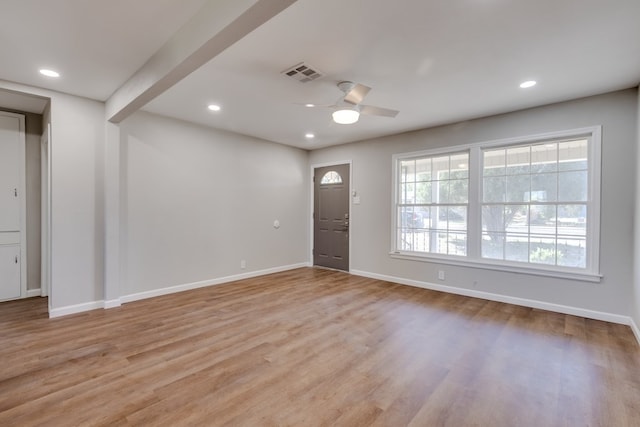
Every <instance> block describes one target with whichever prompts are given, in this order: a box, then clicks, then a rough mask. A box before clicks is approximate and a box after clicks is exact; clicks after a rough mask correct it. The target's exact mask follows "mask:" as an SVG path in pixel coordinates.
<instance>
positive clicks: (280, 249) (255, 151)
mask: <svg viewBox="0 0 640 427" xmlns="http://www.w3.org/2000/svg"><path fill="white" fill-rule="evenodd" d="M120 133H121V136H120V140H121V147H120V153H121V166H120V167H121V178H120V179H121V199H120V210H121V223H120V232H121V234H120V236H121V237H120V260H121V266H120V269H121V280H120V283H121V289H120V294H121V296H127V295H132V294H136V293H141V292H149V291H153V290H157V289H162V288H165V287H169V286H175V285H182V284H189V283H193V282H200V281H207V280H212V279H218V278H224V277H228V276H232V275H238V274H244V273H248V272H252V271H261V270H266V269H272V268H279V267H285V266H290V265H295V264H299V263H306V262H307V261H308V256H307V248H308V240H307V238H308V233H307V219H306V211H307V200H308V194H307V193H308V190H307V188H308V187H307V185H308V178H307V158H308V154H307V152H306V151H303V150H299V149H295V148H291V147H286V146H283V145H279V144H274V143H270V142H266V141H262V140H257V139H254V138H251V137H246V136H241V135H237V134H232V133H227V132H222V131H216V130H212V129H209V128H205V127H200V126H196V125H193V124H189V123H186V122H182V121H177V120H173V119H168V118H164V117H160V116H156V115H152V114H148V113H144V112H138V113H136V114H134V115H133V116H132V117H130V118H128V119H127V120H125V121H124V122H123V123H121V125H120ZM276 219H277V220H279V221H280V224H281V227H280V229H274V227H273V222H274V220H276ZM242 259H244V260H246V269H245V270H242V269H241V268H240V261H241V260H242Z"/></svg>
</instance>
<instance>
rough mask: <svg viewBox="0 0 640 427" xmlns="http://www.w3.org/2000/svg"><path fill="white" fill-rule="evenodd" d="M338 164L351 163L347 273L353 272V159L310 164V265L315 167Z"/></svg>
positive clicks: (310, 262)
mask: <svg viewBox="0 0 640 427" xmlns="http://www.w3.org/2000/svg"><path fill="white" fill-rule="evenodd" d="M338 165H349V268H348V270H347V271H346V272H347V273H349V272H351V259H352V257H351V247H352V244H351V240H352V239H351V236H352V235H353V233H352V232H351V231H352V230H353V215H352V212H351V206H352V204H353V203H352V202H351V198H352V196H353V162H352V161H351V160H343V161H336V162H326V163H314V164H312V165H310V168H311V169H310V171H309V194H310V195H311V197H310V201H309V215H308V218H309V265H310V266H311V267H313V265H314V264H313V238H314V236H313V209H314V205H313V203H314V200H315V196H316V194H315V186H314V182H313V176H314V174H315V169H316V168H324V167H327V166H338Z"/></svg>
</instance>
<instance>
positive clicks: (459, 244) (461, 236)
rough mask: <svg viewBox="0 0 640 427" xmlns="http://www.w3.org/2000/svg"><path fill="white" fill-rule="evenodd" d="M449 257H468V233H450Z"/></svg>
mask: <svg viewBox="0 0 640 427" xmlns="http://www.w3.org/2000/svg"><path fill="white" fill-rule="evenodd" d="M448 250H449V255H466V254H467V234H466V233H451V232H450V233H449V247H448Z"/></svg>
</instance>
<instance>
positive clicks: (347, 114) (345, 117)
mask: <svg viewBox="0 0 640 427" xmlns="http://www.w3.org/2000/svg"><path fill="white" fill-rule="evenodd" d="M331 116H332V117H333V121H334V122H336V123H338V124H341V125H350V124H353V123H355V122H357V121H358V119H359V118H360V113H359V112H358V111H356V110H348V109H345V110H337V111H334V112H333V114H332V115H331Z"/></svg>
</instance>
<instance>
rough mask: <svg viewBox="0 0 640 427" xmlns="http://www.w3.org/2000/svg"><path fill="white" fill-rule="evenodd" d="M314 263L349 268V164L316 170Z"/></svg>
mask: <svg viewBox="0 0 640 427" xmlns="http://www.w3.org/2000/svg"><path fill="white" fill-rule="evenodd" d="M313 182H314V192H313V195H314V196H313V197H314V200H313V264H314V265H318V266H321V267H329V268H335V269H338V270H344V271H349V221H350V219H349V165H337V166H325V167H321V168H316V169H314V173H313Z"/></svg>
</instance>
